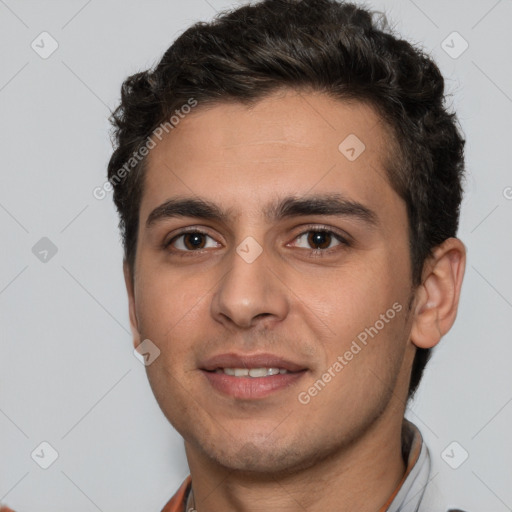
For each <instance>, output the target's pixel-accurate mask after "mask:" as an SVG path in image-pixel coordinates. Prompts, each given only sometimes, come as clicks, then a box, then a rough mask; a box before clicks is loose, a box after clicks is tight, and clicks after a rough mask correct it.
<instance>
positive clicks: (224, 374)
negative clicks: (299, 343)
mask: <svg viewBox="0 0 512 512" xmlns="http://www.w3.org/2000/svg"><path fill="white" fill-rule="evenodd" d="M200 370H201V371H202V373H203V374H204V376H205V377H206V379H207V382H208V383H209V385H210V386H211V388H213V390H215V391H216V392H218V393H220V394H222V395H224V396H226V395H228V396H230V397H231V398H236V399H240V400H256V399H262V398H266V397H268V396H269V395H271V394H275V393H277V392H279V391H283V390H285V389H289V388H290V387H291V386H293V385H295V384H296V383H297V381H298V380H300V379H301V378H302V377H303V376H304V375H305V374H306V372H307V370H308V369H307V368H306V367H305V366H303V365H301V364H299V363H295V362H292V361H290V360H288V359H285V358H282V357H278V356H275V355H272V354H234V353H230V354H221V355H218V356H215V357H213V358H210V359H208V360H207V361H206V362H204V363H203V365H202V367H201V368H200Z"/></svg>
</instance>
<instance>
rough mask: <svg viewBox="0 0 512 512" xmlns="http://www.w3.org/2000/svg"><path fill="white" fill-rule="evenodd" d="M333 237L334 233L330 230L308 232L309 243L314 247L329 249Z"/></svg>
mask: <svg viewBox="0 0 512 512" xmlns="http://www.w3.org/2000/svg"><path fill="white" fill-rule="evenodd" d="M331 239H332V235H331V233H329V232H328V231H310V232H309V234H308V244H310V245H311V246H314V247H313V248H314V249H328V248H329V245H331ZM316 246H318V247H316Z"/></svg>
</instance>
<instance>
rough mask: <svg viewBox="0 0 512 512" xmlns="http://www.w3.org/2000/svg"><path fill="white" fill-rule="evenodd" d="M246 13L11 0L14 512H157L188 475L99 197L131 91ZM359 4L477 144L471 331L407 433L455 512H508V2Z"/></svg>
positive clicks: (0, 115)
mask: <svg viewBox="0 0 512 512" xmlns="http://www.w3.org/2000/svg"><path fill="white" fill-rule="evenodd" d="M241 3H243V2H233V1H228V0H186V1H175V0H168V1H163V0H152V1H145V2H142V1H138V2H135V1H121V0H111V1H99V0H89V1H86V0H80V1H75V0H73V1H70V0H66V1H64V0H52V1H44V2H41V1H38V2H36V1H23V0H20V1H15V0H0V56H1V60H0V64H1V65H0V123H1V125H0V130H1V132H0V145H1V146H0V149H1V151H0V157H1V164H0V168H1V170H0V176H1V186H0V226H1V233H2V239H1V240H2V242H1V265H0V336H1V339H0V343H1V352H0V501H5V502H7V503H8V504H10V505H11V506H12V507H15V508H16V510H17V512H50V511H52V512H55V511H57V512H64V511H69V510H73V511H75V512H89V511H91V512H93V511H98V510H100V511H104V512H107V511H125V512H139V511H140V512H142V511H150V510H153V511H158V510H160V508H161V507H162V506H163V504H164V503H165V502H166V501H167V500H168V499H169V498H170V496H171V495H172V494H173V493H174V491H175V490H176V488H177V487H178V485H179V484H180V483H181V482H182V480H183V479H184V478H185V476H186V475H187V474H188V468H187V464H186V459H185V456H184V451H183V446H182V441H181V438H180V436H179V435H178V434H177V433H176V432H175V431H174V430H173V428H172V427H171V426H170V425H169V423H168V422H167V420H166V419H165V418H164V416H163V414H162V413H161V411H160V409H159V407H158V404H157V403H156V401H155V399H154V397H153V395H152V392H151V389H150V388H149V384H148V382H147V378H146V374H145V369H144V366H143V365H142V364H141V363H140V362H139V360H138V359H136V357H134V355H133V347H132V341H131V335H130V328H129V321H128V314H127V300H126V296H125V289H124V282H123V276H122V270H121V263H122V251H121V245H120V240H119V233H118V230H117V216H116V212H115V210H114V207H113V204H112V200H111V195H110V194H108V195H107V197H106V198H105V199H103V200H98V199H96V198H95V197H94V196H93V193H92V191H93V189H94V188H95V187H97V186H101V185H102V184H103V183H104V181H105V173H106V165H107V162H108V159H109V156H110V152H111V145H110V139H109V123H108V120H107V118H108V116H109V113H110V110H111V109H113V108H115V106H116V105H117V103H118V101H119V94H120V85H121V83H122V81H123V80H124V79H125V78H126V77H127V76H128V75H129V74H132V73H134V72H137V71H139V70H142V69H145V68H147V67H149V66H152V65H154V64H155V63H156V62H157V61H158V60H159V58H160V57H161V56H162V54H163V52H164V51H165V50H166V49H167V48H168V46H169V45H170V44H171V43H172V41H173V40H174V39H175V38H176V37H177V35H179V34H180V33H181V32H183V31H184V30H185V29H186V28H187V27H188V26H189V25H190V24H192V23H193V22H196V21H199V20H209V19H211V18H212V17H213V16H214V15H215V14H216V12H217V11H220V10H222V9H224V8H228V7H230V6H237V5H240V4H241ZM367 5H368V6H370V7H372V8H373V9H376V10H378V11H381V12H385V13H386V16H387V18H388V20H389V23H390V24H391V25H392V26H393V27H395V29H396V30H397V31H398V32H399V33H400V34H402V35H403V37H405V38H407V39H409V40H412V41H415V42H417V44H418V45H420V46H421V47H423V48H424V49H426V51H427V52H428V53H429V54H431V55H432V56H433V57H434V58H435V59H436V61H437V63H438V64H439V66H440V68H441V70H442V72H443V74H444V76H445V77H446V85H447V88H448V91H449V93H450V95H449V103H450V105H451V106H452V107H453V108H454V109H455V110H456V111H457V113H458V117H459V120H460V123H461V126H462V129H463V132H464V134H465V136H466V138H467V147H466V158H467V181H466V184H465V190H466V193H465V199H464V203H463V208H462V218H461V226H460V231H459V236H460V238H461V239H462V240H463V241H464V243H465V244H466V246H467V248H468V264H467V270H466V277H465V282H464V286H463V293H462V300H461V304H460V310H459V315H458V318H457V322H456V325H455V326H454V328H453V329H452V331H451V332H450V333H449V335H447V336H446V337H445V338H444V339H443V341H442V343H441V345H440V346H439V347H438V349H437V350H436V352H435V355H434V357H433V359H432V361H431V363H430V364H429V366H428V369H427V371H426V374H425V377H424V381H423V383H422V385H421V388H420V391H419V393H418V394H417V398H416V400H415V401H414V403H413V404H412V407H411V410H410V411H408V413H407V416H408V417H409V418H410V419H411V420H413V421H414V422H415V423H416V424H417V425H418V426H419V427H420V428H421V429H422V431H423V434H424V437H425V438H426V440H427V442H428V444H429V446H430V450H431V454H432V460H433V473H432V475H433V478H435V479H436V482H437V484H438V485H439V486H440V487H442V489H443V491H444V492H445V493H446V494H447V495H449V496H451V503H450V504H451V505H457V506H459V507H461V508H464V509H467V510H469V511H470V512H477V511H485V512H505V511H510V510H512V485H511V484H512V441H511V436H510V431H511V428H510V427H511V423H512V377H511V371H510V361H511V360H512V343H511V342H512V339H511V335H510V320H511V318H512V286H511V285H512V273H511V271H510V262H511V261H512V237H511V233H512V174H511V172H510V146H511V142H510V137H511V135H512V130H511V128H512V70H511V60H510V55H511V54H512V31H511V30H510V24H511V21H512V2H510V0H501V1H496V0H482V1H478V2H466V1H462V0H458V1H446V0H442V1H441V0H435V1H434V0H415V1H412V0H398V1H391V0H386V1H382V0H380V1H374V2H368V3H367ZM42 32H46V33H47V34H43V35H41V33H42ZM454 32H456V34H454ZM56 45H58V47H57V48H56V50H55V51H54V52H53V53H52V54H51V55H47V54H48V53H49V52H51V50H53V49H54V47H55V46H56ZM466 45H467V48H466ZM43 57H46V58H43ZM42 442H46V443H49V446H48V445H41V443H42ZM452 443H456V444H452ZM54 451H55V452H54ZM443 453H444V456H443ZM466 453H467V459H466V460H465V461H464V462H463V463H462V464H461V465H460V466H459V467H458V468H457V469H453V468H452V467H451V465H452V466H453V465H457V464H458V463H460V461H461V460H462V459H463V458H465V457H466ZM38 454H39V457H38ZM42 454H44V456H43V455H42ZM446 454H448V455H449V457H448V458H447V457H446ZM52 455H55V456H57V459H56V460H55V461H54V462H53V464H52V465H51V466H50V467H48V468H47V469H43V468H42V467H41V464H42V463H44V461H43V459H45V460H46V462H50V461H51V458H52ZM450 458H451V460H450V463H451V465H450V464H448V463H447V462H446V460H448V459H450ZM453 460H455V461H456V463H454V462H453Z"/></svg>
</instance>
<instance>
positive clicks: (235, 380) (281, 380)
mask: <svg viewBox="0 0 512 512" xmlns="http://www.w3.org/2000/svg"><path fill="white" fill-rule="evenodd" d="M202 371H203V374H204V375H205V377H206V378H207V379H208V381H209V382H210V384H211V385H212V387H213V388H215V389H216V390H217V391H220V392H221V393H224V394H225V395H229V396H231V397H233V398H239V399H243V400H251V399H258V398H265V397H266V396H269V395H271V394H272V393H275V392H277V391H280V390H282V389H285V388H287V387H289V386H291V385H292V384H295V383H296V382H297V381H298V380H299V379H300V378H301V377H302V376H303V375H304V373H305V371H302V372H296V373H280V374H279V375H270V376H268V377H234V376H232V375H226V374H225V373H216V372H208V371H206V370H202Z"/></svg>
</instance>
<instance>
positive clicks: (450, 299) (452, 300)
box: [411, 238, 466, 348]
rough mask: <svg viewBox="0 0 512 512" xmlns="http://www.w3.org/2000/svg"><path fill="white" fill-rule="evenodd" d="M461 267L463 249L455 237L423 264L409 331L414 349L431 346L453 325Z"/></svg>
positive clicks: (460, 280)
mask: <svg viewBox="0 0 512 512" xmlns="http://www.w3.org/2000/svg"><path fill="white" fill-rule="evenodd" d="M465 266H466V248H465V246H464V244H463V243H462V242H461V241H460V240H459V239H458V238H448V239H447V240H445V241H444V242H443V243H442V244H441V245H439V246H438V247H436V248H435V249H434V251H433V255H432V257H431V258H429V260H428V261H426V262H425V266H424V271H423V276H422V284H421V285H420V286H419V287H418V289H417V291H416V300H415V309H414V320H413V325H412V329H411V341H412V343H413V344H414V345H416V346H417V347H419V348H432V347H434V346H435V345H437V344H438V343H439V341H440V340H441V338H442V336H444V335H445V334H446V333H447V332H448V331H449V330H450V328H451V327H452V325H453V323H454V322H455V318H456V316H457V308H458V305H459V297H460V290H461V287H462V280H463V277H464V270H465Z"/></svg>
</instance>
